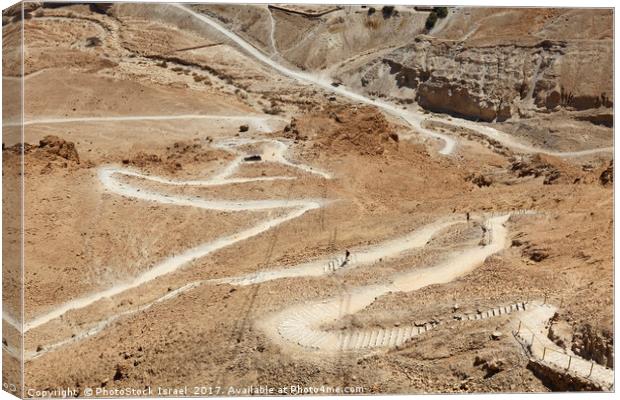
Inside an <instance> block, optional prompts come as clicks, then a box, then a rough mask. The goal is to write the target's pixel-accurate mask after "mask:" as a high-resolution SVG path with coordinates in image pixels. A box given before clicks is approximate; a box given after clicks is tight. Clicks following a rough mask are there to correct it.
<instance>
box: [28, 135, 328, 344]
mask: <svg viewBox="0 0 620 400" xmlns="http://www.w3.org/2000/svg"><path fill="white" fill-rule="evenodd" d="M261 141H262V142H266V143H271V144H274V146H273V147H271V149H270V151H273V150H276V153H275V154H276V156H275V157H274V160H280V159H281V160H284V161H285V165H287V166H292V167H296V168H299V169H301V170H303V171H304V172H309V173H315V174H318V175H320V176H321V177H325V175H326V174H325V173H324V172H322V171H318V170H317V171H315V170H314V169H313V167H311V166H308V165H303V164H294V163H292V162H290V161H288V160H286V158H285V153H286V151H287V150H288V146H286V145H285V144H283V143H282V142H278V141H276V140H271V139H264V140H261ZM246 143H248V141H245V140H240V141H234V140H231V141H227V142H225V143H223V144H220V145H219V146H221V147H224V148H228V149H229V150H230V151H233V152H236V150H235V148H236V147H237V146H239V145H242V144H246ZM242 158H243V157H242V156H240V157H238V158H236V159H235V160H233V161H232V162H231V163H230V164H229V165H228V166H226V167H225V168H224V169H223V171H222V172H220V173H219V174H216V175H215V176H214V177H212V178H210V179H207V180H204V181H177V182H174V181H172V180H169V179H164V178H159V177H151V176H148V175H144V174H141V173H138V172H135V171H132V170H128V169H126V168H121V167H116V166H107V167H102V168H100V169H99V174H98V175H99V180H100V181H101V183H102V185H103V187H104V189H105V190H108V191H110V192H112V193H115V194H118V195H121V196H124V197H128V198H136V199H140V200H144V201H150V202H157V203H161V204H171V205H177V206H186V207H197V208H203V209H208V210H220V211H262V210H270V209H280V208H284V209H287V208H288V209H292V210H291V211H290V212H288V213H287V214H285V215H284V216H281V217H277V218H271V219H267V220H264V221H262V222H260V223H258V224H257V225H255V226H253V227H251V228H248V229H245V230H242V231H238V232H236V233H234V234H232V235H229V236H225V237H221V238H219V239H217V240H214V241H210V242H207V243H203V244H201V245H199V246H196V247H193V248H191V249H188V250H186V251H184V252H183V253H181V254H178V255H174V256H171V257H169V258H166V259H164V260H163V261H161V262H160V263H158V264H156V265H155V266H154V267H152V268H151V269H149V270H147V271H145V272H143V273H142V274H140V275H138V276H136V277H134V278H130V279H128V280H127V281H126V282H120V283H117V284H115V285H113V286H111V287H109V288H107V289H105V290H102V291H99V292H94V293H91V294H89V295H86V296H83V297H80V298H77V299H74V300H71V301H69V302H66V303H64V304H61V305H59V306H56V307H55V308H53V309H51V310H49V311H47V312H45V313H43V314H41V315H39V316H37V317H35V318H34V319H32V320H30V321H28V322H26V323H24V327H23V332H28V331H29V330H31V329H33V328H36V327H39V326H41V325H43V324H45V323H47V322H49V321H52V320H54V319H56V318H58V317H60V316H61V315H63V314H65V313H66V312H68V311H70V310H75V309H80V308H84V307H87V306H89V305H91V304H93V303H95V302H97V301H99V300H101V299H104V298H108V297H112V296H115V295H117V294H120V293H123V292H125V291H127V290H130V289H133V288H136V287H138V286H140V285H143V284H145V283H148V282H150V281H152V280H154V279H156V278H158V277H160V276H163V275H165V274H168V273H170V272H173V271H175V270H177V269H179V268H181V267H182V266H183V265H186V264H188V263H190V262H192V261H195V260H197V259H199V258H201V257H204V256H206V255H208V254H210V253H213V252H214V251H217V250H220V249H222V248H224V247H227V246H230V245H232V244H235V243H238V242H240V241H243V240H246V239H248V238H251V237H253V236H256V235H259V234H261V233H263V232H266V231H267V230H269V229H272V228H274V227H276V226H278V225H280V224H282V223H284V222H287V221H290V220H292V219H295V218H298V217H300V216H302V215H303V214H305V213H306V212H308V211H311V210H314V209H318V208H320V207H322V206H323V205H324V204H325V203H326V202H325V201H324V200H322V199H300V200H288V199H285V200H205V199H202V198H199V197H189V196H179V195H168V194H162V193H158V192H155V191H150V190H145V189H143V188H140V187H137V186H134V185H132V184H129V183H126V182H124V181H122V180H119V179H117V178H118V176H131V177H138V178H141V179H145V180H151V181H155V182H158V183H167V184H175V185H188V184H189V185H193V186H216V185H230V184H238V183H245V182H255V181H263V180H278V179H294V177H257V178H231V176H232V175H233V174H234V173H235V172H236V171H237V170H238V168H239V166H240V165H241V160H242Z"/></svg>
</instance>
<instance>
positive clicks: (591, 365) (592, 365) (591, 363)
mask: <svg viewBox="0 0 620 400" xmlns="http://www.w3.org/2000/svg"><path fill="white" fill-rule="evenodd" d="M592 369H594V363H593V362H590V373H589V374H588V376H586V378H589V377H590V376H591V375H592Z"/></svg>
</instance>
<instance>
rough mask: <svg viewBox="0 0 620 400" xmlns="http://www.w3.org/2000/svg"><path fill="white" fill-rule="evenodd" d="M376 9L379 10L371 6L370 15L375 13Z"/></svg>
mask: <svg viewBox="0 0 620 400" xmlns="http://www.w3.org/2000/svg"><path fill="white" fill-rule="evenodd" d="M375 11H377V10H376V9H375V8H374V7H370V8H369V9H368V15H369V16H370V15H372V14H374V13H375Z"/></svg>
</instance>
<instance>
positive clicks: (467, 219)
mask: <svg viewBox="0 0 620 400" xmlns="http://www.w3.org/2000/svg"><path fill="white" fill-rule="evenodd" d="M466 215H467V222H469V211H468V212H467V214H466Z"/></svg>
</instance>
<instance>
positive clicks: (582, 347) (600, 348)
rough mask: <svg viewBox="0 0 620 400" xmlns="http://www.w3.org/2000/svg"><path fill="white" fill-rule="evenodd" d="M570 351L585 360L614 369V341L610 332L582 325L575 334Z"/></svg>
mask: <svg viewBox="0 0 620 400" xmlns="http://www.w3.org/2000/svg"><path fill="white" fill-rule="evenodd" d="M571 350H572V351H573V352H575V354H578V355H580V356H581V357H583V358H585V359H586V360H593V361H596V362H597V363H599V364H601V365H604V366H606V367H609V368H613V367H614V339H613V335H612V334H611V333H610V332H607V331H599V330H596V329H594V328H593V327H592V326H590V325H584V326H582V327H581V328H580V329H579V330H577V332H575V335H574V337H573V344H572V348H571Z"/></svg>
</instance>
